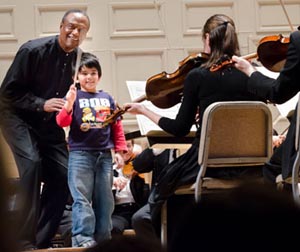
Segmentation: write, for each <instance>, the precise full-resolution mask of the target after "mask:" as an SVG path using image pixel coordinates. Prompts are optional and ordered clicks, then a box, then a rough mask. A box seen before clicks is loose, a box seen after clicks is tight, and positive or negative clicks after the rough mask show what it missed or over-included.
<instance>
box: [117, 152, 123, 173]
mask: <svg viewBox="0 0 300 252" xmlns="http://www.w3.org/2000/svg"><path fill="white" fill-rule="evenodd" d="M115 163H116V166H117V169H120V168H122V167H123V166H124V164H125V162H124V158H123V156H122V154H121V153H119V152H116V153H115Z"/></svg>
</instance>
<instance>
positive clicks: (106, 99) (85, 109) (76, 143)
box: [69, 90, 116, 151]
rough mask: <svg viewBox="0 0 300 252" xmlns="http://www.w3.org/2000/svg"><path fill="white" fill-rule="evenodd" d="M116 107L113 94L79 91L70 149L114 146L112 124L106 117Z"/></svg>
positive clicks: (71, 130) (104, 148)
mask: <svg viewBox="0 0 300 252" xmlns="http://www.w3.org/2000/svg"><path fill="white" fill-rule="evenodd" d="M115 109H116V105H115V102H114V100H113V98H112V97H111V95H109V94H108V93H106V92H104V91H97V92H96V93H88V92H83V91H81V90H78V91H77V98H76V101H75V103H74V106H73V119H72V123H71V125H70V134H69V148H70V150H99V151H101V150H106V149H111V148H113V147H114V144H113V141H112V138H111V126H110V124H108V125H107V124H106V123H104V122H105V119H106V118H107V117H109V116H110V115H111V114H112V113H113V111H114V110H115Z"/></svg>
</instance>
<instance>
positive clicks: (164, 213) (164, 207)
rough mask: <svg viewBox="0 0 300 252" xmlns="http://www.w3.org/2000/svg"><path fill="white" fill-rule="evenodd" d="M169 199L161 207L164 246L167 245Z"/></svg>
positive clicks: (162, 241) (162, 242)
mask: <svg viewBox="0 0 300 252" xmlns="http://www.w3.org/2000/svg"><path fill="white" fill-rule="evenodd" d="M167 231H168V228H167V201H165V203H164V204H163V205H162V208H161V244H162V246H163V247H164V248H166V247H167Z"/></svg>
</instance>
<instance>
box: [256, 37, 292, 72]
mask: <svg viewBox="0 0 300 252" xmlns="http://www.w3.org/2000/svg"><path fill="white" fill-rule="evenodd" d="M289 43H290V39H289V38H286V37H283V36H282V35H281V34H279V35H273V36H266V37H264V38H262V39H261V40H260V41H259V46H258V47H257V55H258V59H257V60H259V61H260V62H261V63H262V65H263V66H264V67H265V68H267V69H269V70H270V71H273V72H279V71H280V70H281V69H282V68H283V66H284V63H285V61H286V54H287V50H288V45H289Z"/></svg>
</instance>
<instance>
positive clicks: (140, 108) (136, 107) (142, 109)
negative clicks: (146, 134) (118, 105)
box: [124, 103, 162, 125]
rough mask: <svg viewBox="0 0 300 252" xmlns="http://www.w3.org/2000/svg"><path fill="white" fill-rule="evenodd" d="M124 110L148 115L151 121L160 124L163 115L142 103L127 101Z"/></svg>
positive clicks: (134, 113)
mask: <svg viewBox="0 0 300 252" xmlns="http://www.w3.org/2000/svg"><path fill="white" fill-rule="evenodd" d="M124 110H125V111H127V112H129V113H131V114H133V115H138V114H139V115H144V116H146V117H148V118H149V119H150V120H151V121H153V122H154V123H155V124H157V125H158V122H159V120H160V118H161V117H162V116H161V115H158V114H156V113H155V112H153V111H151V110H149V109H148V108H147V107H146V106H144V105H143V104H141V103H125V104H124Z"/></svg>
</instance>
